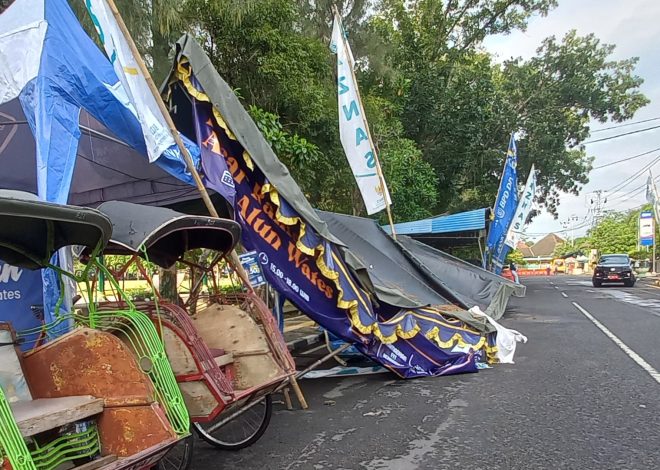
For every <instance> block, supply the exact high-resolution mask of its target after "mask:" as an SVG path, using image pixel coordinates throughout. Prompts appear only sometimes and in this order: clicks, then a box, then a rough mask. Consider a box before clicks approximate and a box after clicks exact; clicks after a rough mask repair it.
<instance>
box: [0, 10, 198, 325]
mask: <svg viewBox="0 0 660 470" xmlns="http://www.w3.org/2000/svg"><path fill="white" fill-rule="evenodd" d="M0 63H2V64H3V67H4V68H5V69H4V70H3V71H2V72H0V88H2V92H0V104H2V103H7V102H9V101H11V100H13V99H15V98H19V99H20V102H21V105H22V108H23V112H24V115H25V118H26V120H27V122H28V123H29V125H30V127H31V129H32V132H33V134H34V137H35V143H36V157H35V156H32V155H23V158H36V178H37V181H36V186H37V194H38V195H39V197H40V198H41V199H43V200H46V201H50V202H56V203H60V204H64V203H66V202H67V201H68V196H69V191H70V188H71V181H72V178H73V171H74V167H75V161H76V155H77V149H78V142H79V139H80V136H81V132H80V126H79V118H80V114H81V110H82V109H85V110H86V111H87V113H89V115H91V116H92V117H94V118H95V119H96V120H97V121H98V122H99V123H101V124H102V125H103V126H105V127H106V128H107V129H110V130H111V131H112V132H113V133H114V135H115V136H117V137H118V138H119V139H120V140H121V141H123V142H125V143H126V144H128V145H130V146H131V147H133V148H134V149H136V150H137V151H138V152H139V153H140V154H142V155H145V156H146V147H145V144H144V137H143V135H142V130H141V128H140V125H139V122H138V121H137V118H136V117H135V111H134V110H133V109H131V105H130V103H128V101H127V98H126V93H125V91H124V90H123V88H122V85H121V83H120V82H119V80H118V78H117V76H116V74H115V72H114V70H113V68H112V65H111V64H110V62H109V61H108V60H107V58H106V57H105V56H104V55H103V54H102V52H101V51H100V50H99V49H98V48H97V47H96V45H95V44H94V42H93V41H92V40H91V39H90V38H89V36H87V34H86V33H85V31H84V30H83V29H82V27H81V25H80V23H79V22H78V20H77V19H76V17H75V15H74V13H73V11H72V10H71V8H70V7H69V5H68V3H67V2H66V0H17V1H15V2H14V3H13V4H12V5H11V6H10V7H9V8H8V9H7V10H6V11H5V12H4V13H3V14H2V15H0ZM188 143H189V144H190V142H188ZM190 149H191V153H192V154H193V158H194V159H196V161H197V162H199V150H198V148H197V147H196V146H195V145H194V144H190ZM157 164H158V165H159V166H160V167H161V168H163V169H164V170H166V171H167V172H168V173H170V174H172V175H173V176H175V177H176V178H178V179H180V180H183V181H185V182H188V183H192V178H191V176H190V174H189V173H188V172H187V171H186V170H185V165H183V164H182V159H181V158H180V155H179V152H178V150H176V149H173V148H171V149H168V150H167V151H166V152H164V153H163V155H161V156H160V158H159V159H158V160H157ZM54 262H56V263H57V262H58V261H57V259H55V260H54ZM43 285H44V305H45V306H46V320H47V321H50V320H52V318H51V315H52V314H53V310H54V306H55V303H56V301H57V298H58V297H59V286H58V283H57V281H56V277H55V275H54V273H53V272H51V271H50V270H46V271H44V274H43Z"/></svg>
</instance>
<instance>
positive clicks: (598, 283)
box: [591, 281, 603, 287]
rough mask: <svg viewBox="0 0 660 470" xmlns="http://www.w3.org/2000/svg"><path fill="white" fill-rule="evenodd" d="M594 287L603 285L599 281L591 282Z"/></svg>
mask: <svg viewBox="0 0 660 470" xmlns="http://www.w3.org/2000/svg"><path fill="white" fill-rule="evenodd" d="M591 283H592V284H593V286H594V287H603V283H602V282H601V281H591Z"/></svg>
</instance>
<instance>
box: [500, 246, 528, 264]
mask: <svg viewBox="0 0 660 470" xmlns="http://www.w3.org/2000/svg"><path fill="white" fill-rule="evenodd" d="M505 263H506V264H511V263H514V264H516V265H518V266H524V265H526V264H527V262H526V261H525V258H524V257H523V254H522V252H521V251H519V250H511V251H509V254H508V255H506V260H505Z"/></svg>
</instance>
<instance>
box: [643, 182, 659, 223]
mask: <svg viewBox="0 0 660 470" xmlns="http://www.w3.org/2000/svg"><path fill="white" fill-rule="evenodd" d="M646 200H647V201H648V202H649V203H651V204H653V214H654V215H655V221H656V223H660V216H659V215H658V203H660V201H658V193H657V190H656V187H655V182H654V181H653V175H652V174H651V171H650V170H649V178H648V180H646Z"/></svg>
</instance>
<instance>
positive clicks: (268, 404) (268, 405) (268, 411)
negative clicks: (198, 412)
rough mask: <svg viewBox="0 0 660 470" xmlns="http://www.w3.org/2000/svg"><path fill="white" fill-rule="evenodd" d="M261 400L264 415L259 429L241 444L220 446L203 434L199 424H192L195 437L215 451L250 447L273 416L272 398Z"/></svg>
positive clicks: (261, 434)
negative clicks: (263, 401) (263, 406)
mask: <svg viewBox="0 0 660 470" xmlns="http://www.w3.org/2000/svg"><path fill="white" fill-rule="evenodd" d="M263 399H264V400H266V413H265V414H264V419H263V421H262V422H261V424H260V425H259V429H257V432H255V433H254V434H253V435H252V436H251V437H250V438H249V439H248V440H246V441H244V442H241V443H240V444H236V445H227V444H222V443H220V442H218V441H217V440H214V439H213V438H212V437H209V435H208V434H206V433H205V432H204V429H203V428H201V426H200V425H199V423H192V424H193V427H194V428H195V431H197V435H198V436H199V437H201V438H202V439H203V440H204V441H205V442H207V443H209V444H211V445H212V446H213V447H215V448H217V449H222V450H229V451H237V450H241V449H245V448H246V447H250V446H251V445H252V444H254V443H255V442H257V441H258V440H259V439H260V438H261V436H263V434H264V432H266V428H268V425H269V424H270V418H271V416H272V415H273V398H272V397H271V396H270V395H266V396H265V397H264V398H263Z"/></svg>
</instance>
